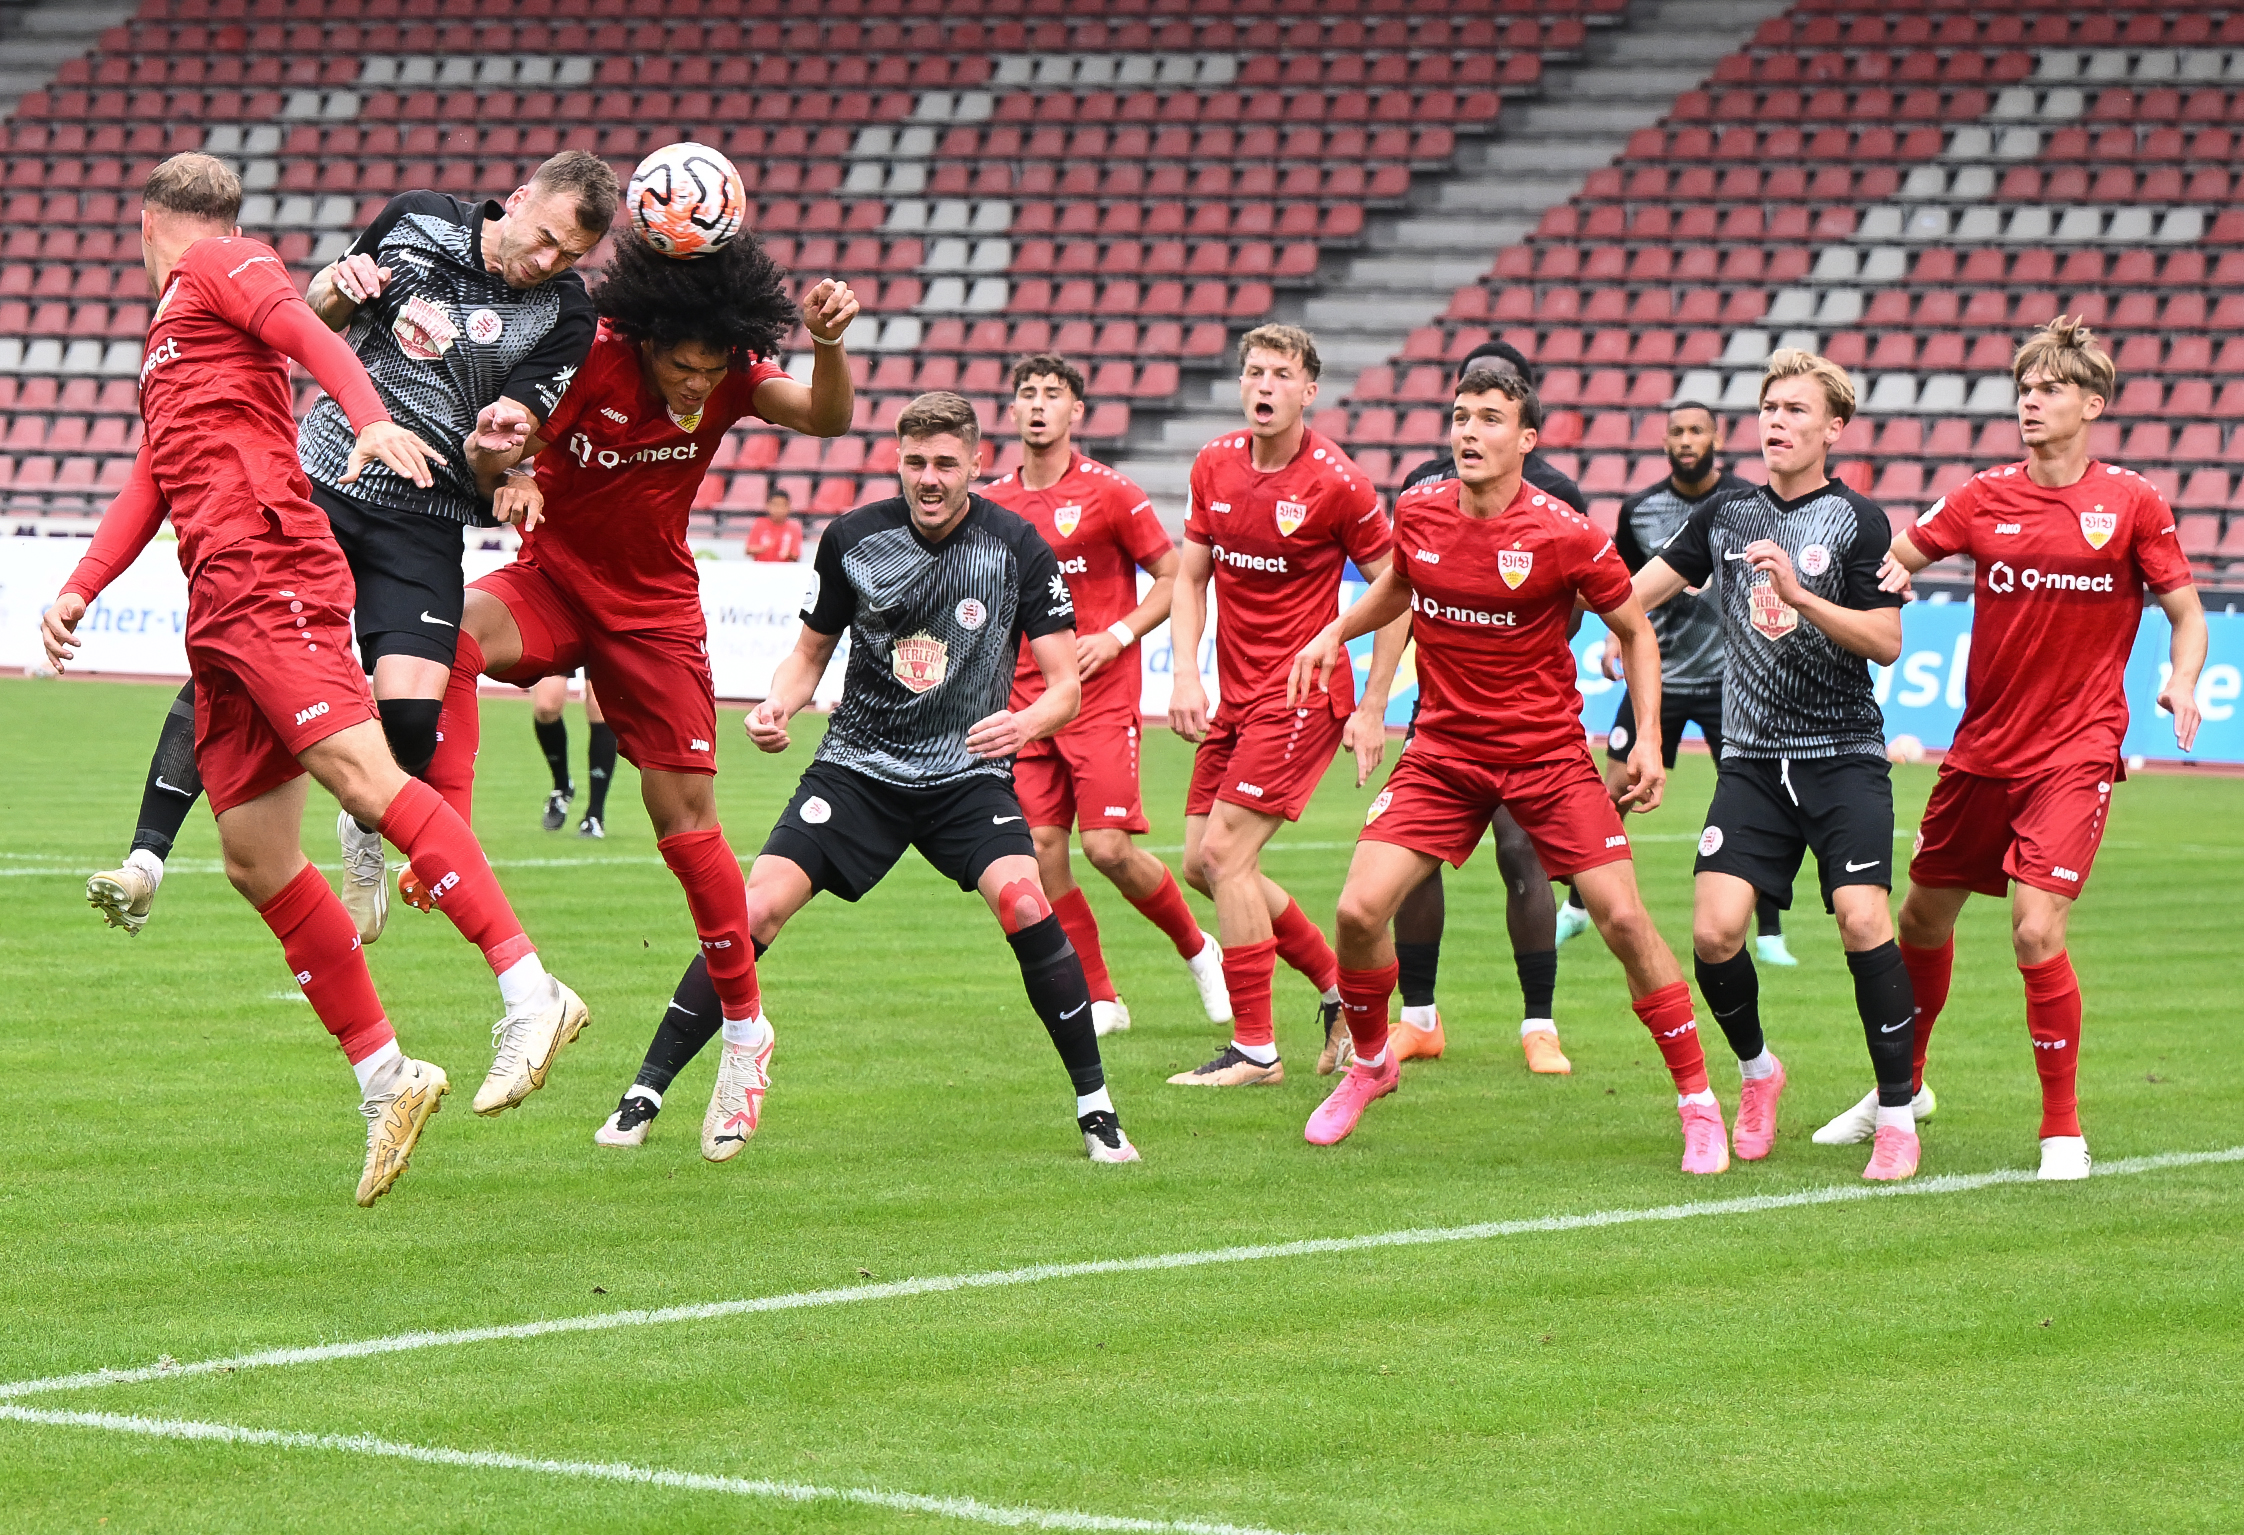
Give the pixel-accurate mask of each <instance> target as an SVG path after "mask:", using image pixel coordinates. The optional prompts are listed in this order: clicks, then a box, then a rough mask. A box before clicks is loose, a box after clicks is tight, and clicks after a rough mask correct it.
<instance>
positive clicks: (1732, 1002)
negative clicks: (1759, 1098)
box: [1693, 947, 1898, 1061]
mask: <svg viewBox="0 0 2244 1535" xmlns="http://www.w3.org/2000/svg"><path fill="white" fill-rule="evenodd" d="M1897 953H1898V951H1897ZM1693 967H1694V968H1695V969H1696V970H1697V971H1698V977H1699V995H1701V996H1703V997H1705V998H1706V1010H1707V1011H1708V1012H1710V1013H1712V1014H1713V1015H1714V1021H1715V1022H1716V1023H1718V1024H1720V1025H1721V1026H1722V1037H1723V1038H1724V1039H1727V1040H1728V1041H1729V1042H1730V1049H1731V1050H1732V1051H1733V1052H1734V1053H1735V1054H1736V1055H1737V1058H1738V1059H1739V1060H1741V1061H1750V1060H1752V1059H1753V1058H1754V1057H1756V1056H1758V1055H1759V1054H1760V1053H1761V1052H1762V1051H1763V1050H1765V1049H1767V1048H1768V1041H1767V1040H1765V1039H1763V1038H1762V1037H1761V975H1760V972H1759V971H1757V970H1755V969H1754V968H1753V951H1752V950H1751V949H1748V948H1743V947H1741V948H1740V949H1739V950H1738V951H1737V953H1735V954H1733V955H1731V956H1730V957H1729V958H1728V959H1725V960H1723V961H1721V962H1720V963H1719V964H1710V963H1709V962H1707V961H1706V960H1703V959H1697V958H1696V957H1694V959H1693Z"/></svg>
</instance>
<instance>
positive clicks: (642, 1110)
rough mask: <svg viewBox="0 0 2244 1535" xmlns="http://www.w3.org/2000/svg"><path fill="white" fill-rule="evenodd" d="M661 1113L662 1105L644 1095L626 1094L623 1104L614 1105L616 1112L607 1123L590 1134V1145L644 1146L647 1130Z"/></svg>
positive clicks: (609, 1117)
mask: <svg viewBox="0 0 2244 1535" xmlns="http://www.w3.org/2000/svg"><path fill="white" fill-rule="evenodd" d="M661 1112H662V1105H661V1104H659V1103H657V1102H655V1101H654V1100H653V1099H652V1098H649V1097H647V1096H646V1095H645V1094H644V1093H630V1092H627V1093H625V1094H624V1095H623V1102H621V1103H619V1104H617V1105H616V1111H615V1112H614V1113H613V1114H610V1115H609V1116H608V1120H607V1123H606V1124H603V1125H602V1126H601V1127H600V1128H599V1129H597V1130H595V1131H593V1132H592V1143H593V1144H594V1145H595V1146H644V1145H646V1144H647V1130H648V1128H649V1127H650V1126H652V1125H653V1124H654V1119H655V1116H656V1115H657V1114H659V1113H661Z"/></svg>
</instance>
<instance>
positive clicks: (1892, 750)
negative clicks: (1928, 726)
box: [1886, 736, 1925, 762]
mask: <svg viewBox="0 0 2244 1535" xmlns="http://www.w3.org/2000/svg"><path fill="white" fill-rule="evenodd" d="M1886 758H1887V760H1888V761H1891V762H1922V761H1924V760H1925V743H1924V742H1922V741H1920V740H1918V739H1917V738H1916V737H1915V736H1895V737H1894V738H1893V739H1892V740H1890V741H1888V742H1887V743H1886Z"/></svg>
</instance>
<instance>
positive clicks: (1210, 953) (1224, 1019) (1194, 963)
mask: <svg viewBox="0 0 2244 1535" xmlns="http://www.w3.org/2000/svg"><path fill="white" fill-rule="evenodd" d="M1200 936H1201V937H1202V938H1203V939H1205V940H1207V941H1206V942H1204V943H1202V944H1201V945H1200V952H1199V953H1197V954H1195V955H1193V956H1192V958H1190V959H1188V960H1186V961H1185V962H1184V966H1185V968H1186V969H1187V970H1190V971H1191V972H1192V984H1193V985H1195V986H1197V987H1199V988H1200V1005H1201V1006H1202V1007H1203V1008H1205V1009H1207V1013H1208V1022H1210V1023H1229V1022H1230V1021H1231V988H1230V987H1229V986H1226V985H1225V984H1224V981H1223V945H1221V944H1219V943H1217V942H1216V941H1215V934H1213V933H1206V932H1203V933H1202V934H1201V935H1200Z"/></svg>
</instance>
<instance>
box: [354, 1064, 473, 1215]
mask: <svg viewBox="0 0 2244 1535" xmlns="http://www.w3.org/2000/svg"><path fill="white" fill-rule="evenodd" d="M451 1090H452V1084H451V1083H450V1082H449V1081H447V1080H446V1079H445V1076H444V1070H443V1068H442V1067H440V1066H432V1065H430V1064H429V1063H428V1062H427V1061H416V1060H414V1059H412V1058H411V1057H410V1056H406V1057H401V1058H400V1059H399V1060H398V1062H397V1065H396V1066H395V1067H394V1068H393V1069H391V1070H390V1071H389V1072H387V1073H386V1074H385V1076H384V1079H383V1082H382V1086H381V1087H380V1088H379V1089H377V1090H375V1091H373V1092H369V1093H368V1094H367V1095H366V1100H365V1101H364V1102H363V1103H361V1104H360V1105H359V1106H358V1111H359V1112H360V1113H361V1114H364V1115H365V1116H366V1168H365V1171H363V1172H361V1173H360V1174H359V1178H358V1202H359V1204H360V1205H361V1206H362V1207H363V1206H366V1205H370V1204H372V1203H374V1201H375V1200H377V1199H380V1198H381V1197H382V1196H383V1195H384V1194H386V1193H388V1192H389V1190H390V1185H391V1184H393V1183H395V1182H397V1180H398V1175H399V1174H401V1173H403V1172H404V1171H405V1166H406V1163H407V1162H409V1161H411V1160H412V1156H413V1147H414V1145H415V1144H416V1143H417V1142H418V1141H419V1140H420V1138H421V1128H422V1126H424V1125H426V1124H427V1123H428V1122H429V1120H430V1119H432V1118H433V1117H435V1114H436V1111H437V1110H438V1109H440V1108H442V1107H443V1106H444V1095H445V1094H446V1093H448V1092H450V1091H451Z"/></svg>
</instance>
